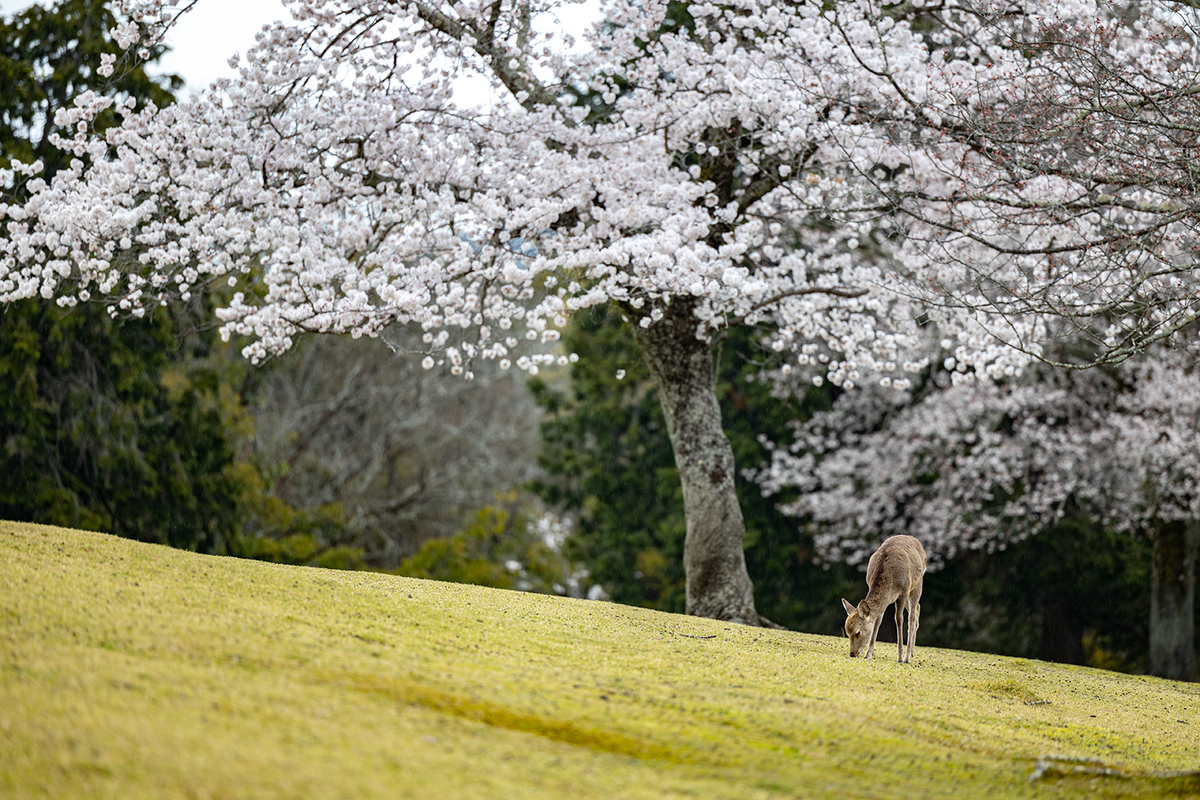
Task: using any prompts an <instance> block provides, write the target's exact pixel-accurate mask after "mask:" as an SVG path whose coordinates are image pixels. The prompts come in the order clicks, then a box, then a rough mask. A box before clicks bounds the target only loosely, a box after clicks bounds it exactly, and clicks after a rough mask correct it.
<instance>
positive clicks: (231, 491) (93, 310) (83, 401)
mask: <svg viewBox="0 0 1200 800" xmlns="http://www.w3.org/2000/svg"><path fill="white" fill-rule="evenodd" d="M114 25H115V20H114V18H113V15H112V13H111V12H110V11H109V9H108V7H107V6H106V5H105V4H104V3H103V2H96V1H95V0H66V2H63V3H61V4H59V5H57V6H54V7H53V8H44V7H42V6H39V5H34V6H31V7H29V8H28V9H26V10H25V11H23V12H21V13H20V14H18V15H16V16H15V17H13V18H11V19H6V20H3V21H2V22H0V86H3V91H0V165H4V166H7V165H8V164H10V163H11V160H12V159H14V158H17V159H21V160H23V161H26V162H30V161H33V160H34V159H38V158H40V159H42V160H43V161H44V162H45V164H46V165H47V169H48V171H49V172H51V173H52V172H53V171H54V170H55V169H57V168H58V167H60V166H62V165H63V164H64V163H65V159H66V158H67V156H65V155H64V154H62V153H60V152H59V151H57V150H55V149H54V148H53V147H52V145H51V144H50V142H49V134H50V132H51V130H52V124H51V122H50V121H51V120H52V119H53V116H54V112H55V111H56V110H57V109H59V108H62V107H63V106H64V105H67V104H68V103H69V102H70V101H71V98H73V97H74V96H75V95H76V94H78V93H79V92H81V91H83V90H85V89H94V90H96V91H99V92H102V93H104V94H107V95H109V96H113V97H117V98H123V97H133V98H135V99H136V100H137V101H138V102H139V104H140V103H144V102H146V101H147V100H152V101H154V102H156V103H159V104H162V103H166V102H169V101H170V100H171V90H172V89H174V88H177V87H178V86H180V85H181V81H180V80H179V79H178V78H177V77H175V76H166V77H159V78H153V79H152V78H150V77H148V76H147V75H146V73H145V72H144V71H143V70H142V69H141V68H140V67H137V68H131V67H129V66H128V65H122V66H120V67H119V68H118V70H117V72H116V73H115V75H114V76H113V78H112V79H111V80H109V79H104V78H102V77H101V76H99V75H98V74H97V73H96V69H97V68H98V67H99V66H100V63H101V62H100V55H101V53H114V54H116V53H119V50H118V48H117V46H116V45H115V44H114V43H113V42H112V41H111V39H110V38H109V34H108V31H109V29H110V28H112V27H113V26H114ZM161 53H162V49H161V48H159V49H156V50H155V51H154V52H153V53H152V54H151V55H152V57H153V58H154V59H157V57H158V56H159V55H161ZM114 121H115V116H113V115H111V114H109V115H107V116H102V117H101V118H100V119H99V120H98V124H99V127H100V128H103V127H104V126H105V125H108V124H111V123H113V122H114ZM5 190H11V191H13V192H15V193H17V194H20V191H21V189H20V187H19V186H15V187H0V191H5ZM195 313H196V312H195V311H193V310H190V309H177V310H175V311H172V312H167V311H166V310H165V309H160V310H159V311H158V312H156V313H154V314H152V315H150V317H149V318H147V319H144V320H113V319H111V318H110V317H109V315H108V314H107V313H106V312H105V309H104V308H103V307H100V306H95V305H86V304H85V305H83V306H80V307H78V308H75V309H73V310H71V311H63V310H61V309H59V308H57V307H56V306H54V305H52V304H50V303H49V302H44V301H41V300H27V301H22V302H18V303H13V304H10V305H8V306H5V307H3V308H0V387H3V391H0V476H3V478H2V480H0V518H5V519H13V520H25V521H32V522H44V523H51V524H58V525H68V526H72V527H79V528H87V529H92V530H103V531H109V532H112V533H115V534H119V535H121V536H128V537H131V538H136V539H141V540H144V541H152V542H162V543H166V544H172V545H175V546H178V547H186V548H190V549H196V550H204V551H208V552H225V551H226V550H227V549H228V548H229V547H230V545H231V544H232V543H233V542H234V540H235V539H236V537H237V535H238V531H239V527H240V524H241V518H242V510H243V509H242V502H241V498H242V496H243V494H244V492H245V481H244V476H243V475H242V474H241V473H240V472H239V471H238V470H237V469H235V467H234V449H235V442H236V441H237V436H238V435H240V433H241V432H239V431H238V430H237V426H238V424H239V423H238V419H239V414H240V405H239V401H238V399H237V397H236V393H235V391H234V389H233V388H232V387H233V386H234V385H236V374H235V373H236V372H237V371H238V369H239V367H237V366H236V365H233V362H232V361H231V359H230V354H229V353H228V349H227V348H223V346H222V345H220V343H219V342H217V340H216V338H215V332H213V331H211V330H200V329H197V328H196V326H194V325H193V324H191V321H192V319H193V318H194V315H195Z"/></svg>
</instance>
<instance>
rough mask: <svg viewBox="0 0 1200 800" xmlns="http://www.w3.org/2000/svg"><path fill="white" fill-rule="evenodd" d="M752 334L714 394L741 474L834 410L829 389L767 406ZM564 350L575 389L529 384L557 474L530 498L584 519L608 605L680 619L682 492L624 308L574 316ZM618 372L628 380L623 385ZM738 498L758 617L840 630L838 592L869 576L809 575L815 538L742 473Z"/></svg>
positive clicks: (578, 544) (724, 361)
mask: <svg viewBox="0 0 1200 800" xmlns="http://www.w3.org/2000/svg"><path fill="white" fill-rule="evenodd" d="M755 336H756V334H755V332H754V331H752V330H749V329H740V330H735V331H731V332H730V335H729V338H727V339H726V340H725V341H724V342H723V343H722V344H721V345H720V346H719V348H718V351H717V363H718V386H717V396H718V398H719V399H720V402H721V405H722V411H723V416H724V422H725V430H726V433H727V434H728V435H729V439H730V441H731V443H732V445H733V450H734V455H735V458H736V459H737V463H738V465H739V467H754V466H758V465H759V464H760V463H761V462H762V461H764V460H765V457H766V454H765V451H764V450H763V448H762V445H761V444H760V443H759V438H758V437H759V436H760V434H762V435H767V436H768V437H771V438H774V439H776V440H781V439H784V438H787V437H785V436H784V433H785V432H786V431H787V426H788V423H789V421H791V420H794V419H804V418H806V417H807V416H808V415H809V414H810V413H811V412H812V411H813V410H815V409H817V408H821V407H823V406H825V405H827V404H828V402H829V394H828V393H827V390H818V389H813V390H812V391H811V392H810V393H809V394H808V396H806V397H805V398H804V399H803V400H802V401H800V402H786V401H783V400H779V399H777V398H773V397H771V396H770V392H769V391H768V388H767V386H766V385H765V384H763V383H761V382H759V381H756V380H754V375H755V374H756V373H757V372H758V371H759V370H760V369H761V364H760V363H759V361H758V359H759V358H761V357H763V354H762V352H761V351H760V350H759V348H758V347H757V345H756V342H755ZM564 347H565V349H566V350H568V351H570V352H573V353H578V354H579V361H578V362H577V363H576V364H574V365H573V366H572V367H571V380H570V385H569V388H567V389H566V390H560V389H558V388H557V387H555V386H552V385H549V384H547V383H545V382H542V381H535V382H533V389H534V393H535V396H536V397H537V398H538V402H539V403H540V404H541V405H542V407H543V408H544V409H545V410H546V412H547V415H548V419H547V422H546V423H545V425H544V427H543V437H544V440H545V445H544V449H543V454H542V459H541V460H542V465H543V466H544V467H545V468H546V470H547V471H548V472H549V474H550V476H551V477H550V478H548V479H547V480H545V481H542V482H540V483H539V484H537V485H536V487H535V488H536V490H537V491H538V493H539V494H540V495H541V496H542V497H543V499H545V500H546V501H547V502H548V503H550V504H552V505H558V506H563V507H565V508H567V509H570V510H571V511H573V512H575V513H577V514H578V515H579V528H578V532H577V534H576V536H574V537H572V539H571V540H569V544H570V546H571V547H572V548H573V549H572V553H571V554H572V556H574V557H575V558H577V559H579V560H580V561H582V562H583V563H584V564H586V565H587V567H588V568H589V569H590V570H591V572H592V580H594V581H595V582H598V583H600V584H602V585H604V587H605V588H606V589H607V590H608V591H609V592H610V593H611V595H612V599H613V600H616V601H618V602H623V603H631V604H634V605H642V606H648V607H651V608H659V609H663V610H666V611H676V612H681V611H682V610H683V607H684V576H683V539H684V531H685V522H684V516H683V497H682V490H681V488H680V483H679V475H678V473H677V471H676V469H675V465H674V456H673V455H672V452H671V444H670V441H669V440H668V438H667V430H666V423H665V421H664V419H663V416H662V410H661V408H660V407H659V404H658V393H657V391H656V390H655V388H654V386H653V382H652V381H651V379H650V376H649V373H648V372H647V370H646V367H645V366H644V365H643V364H642V362H641V360H640V356H639V355H638V349H637V345H636V343H635V342H634V340H633V332H632V330H631V329H630V327H629V325H628V324H627V323H624V322H622V320H621V317H620V312H619V311H618V310H617V309H615V308H611V307H610V308H607V309H598V310H596V311H594V312H592V314H591V315H578V316H577V317H576V318H575V320H574V321H573V327H572V329H571V330H570V331H569V332H568V333H567V334H566V335H565V336H564ZM618 370H624V371H625V373H626V374H625V377H624V379H623V380H618V379H617V378H616V375H617V372H618ZM737 489H738V497H739V499H740V501H741V505H742V511H743V514H744V515H745V519H746V559H747V565H748V568H749V570H750V576H751V578H752V579H753V580H754V583H755V596H756V601H757V603H758V607H759V610H760V611H761V612H762V613H763V614H764V615H765V616H767V617H768V618H770V619H772V620H775V621H776V622H779V623H780V624H783V625H787V626H789V627H797V628H805V629H810V630H815V631H821V632H826V633H833V632H835V631H836V630H838V629H839V627H840V625H841V619H840V618H839V616H838V615H839V614H840V615H842V616H843V617H844V614H843V613H842V611H841V604H840V603H839V602H838V597H839V592H843V591H850V590H851V589H849V588H848V587H851V586H855V585H856V583H857V582H861V580H862V578H861V577H859V575H858V573H856V572H854V571H853V570H849V569H847V568H845V567H834V568H832V569H829V570H826V569H823V568H821V567H819V566H816V565H814V564H813V563H812V561H811V548H812V539H811V536H809V535H808V534H807V533H806V531H805V530H804V527H803V525H802V524H800V523H798V522H797V521H796V520H793V519H789V518H787V517H784V516H783V515H782V514H779V513H778V512H777V511H776V510H775V502H776V501H777V498H771V499H765V498H763V497H762V495H761V493H760V492H759V491H758V488H757V486H756V485H755V484H753V483H751V482H749V481H747V480H745V479H743V478H742V477H741V476H740V475H739V476H738V479H737Z"/></svg>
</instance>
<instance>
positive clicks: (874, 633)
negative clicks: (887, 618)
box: [866, 609, 887, 658]
mask: <svg viewBox="0 0 1200 800" xmlns="http://www.w3.org/2000/svg"><path fill="white" fill-rule="evenodd" d="M886 610H887V609H881V610H880V613H879V614H876V615H875V626H874V627H873V628H871V644H870V645H869V646H868V647H867V655H866V657H867V658H871V657H873V656H874V655H875V639H877V638H878V637H879V629H880V628H881V627H883V613H882V612H883V611H886Z"/></svg>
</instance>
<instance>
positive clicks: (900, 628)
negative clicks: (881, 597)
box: [896, 597, 912, 664]
mask: <svg viewBox="0 0 1200 800" xmlns="http://www.w3.org/2000/svg"><path fill="white" fill-rule="evenodd" d="M907 605H908V598H907V597H899V598H897V599H896V660H897V661H899V662H900V663H901V664H903V663H904V607H905V606H907ZM908 629H909V630H912V612H911V611H910V612H909V613H908Z"/></svg>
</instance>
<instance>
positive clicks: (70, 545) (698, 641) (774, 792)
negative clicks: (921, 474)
mask: <svg viewBox="0 0 1200 800" xmlns="http://www.w3.org/2000/svg"><path fill="white" fill-rule="evenodd" d="M880 651H881V654H882V656H883V657H881V658H876V659H875V660H872V661H866V660H861V659H855V660H851V659H850V658H848V657H847V652H848V649H847V646H846V644H845V642H844V641H843V640H841V639H839V638H836V637H825V636H812V635H807V634H800V633H791V632H787V631H767V630H758V629H753V628H745V627H741V626H738V625H730V624H726V623H721V622H714V621H712V620H704V619H695V618H691V617H683V616H675V615H671V614H662V613H658V612H653V611H646V610H642V609H636V608H629V607H625V606H617V605H612V604H608V603H593V602H586V601H579V600H569V599H563V598H555V597H546V596H540V595H529V594H520V593H517V592H507V591H500V590H494V589H485V588H479V587H472V586H460V585H452V584H445V583H437V582H432V581H421V580H414V579H407V578H398V577H393V576H388V575H380V574H374V573H361V572H335V571H327V570H319V569H307V568H298V567H287V566H278V565H271V564H263V563H258V562H250V561H238V560H235V559H227V558H212V557H207V556H199V555H195V554H191V553H185V552H181V551H177V550H170V549H167V548H164V547H157V546H151V545H144V544H138V543H135V542H129V541H125V540H121V539H116V538H113V537H110V536H104V535H99V534H91V533H81V532H78V531H68V530H62V529H56V528H45V527H38V526H32V525H22V524H15V523H0V797H3V798H24V797H54V798H85V797H113V798H118V797H119V798H141V797H147V798H160V797H161V798H170V797H187V798H234V797H252V798H274V797H289V798H293V797H294V798H309V797H311V798H327V797H328V798H343V797H344V798H355V799H356V800H357V799H358V798H372V797H381V798H383V797H386V798H405V797H412V798H430V797H447V798H452V797H495V798H507V797H547V798H577V797H602V798H612V797H620V798H625V797H629V798H634V797H647V798H661V797H696V798H734V797H747V798H784V797H787V798H792V797H889V798H894V797H954V798H964V797H967V798H969V797H983V796H996V797H1078V796H1081V794H1083V793H1087V794H1088V796H1097V797H1178V796H1185V795H1190V794H1193V793H1195V792H1197V791H1200V778H1197V776H1195V775H1192V774H1179V773H1186V771H1188V770H1196V769H1198V768H1200V687H1197V686H1195V685H1189V684H1182V683H1174V682H1171V681H1164V680H1158V679H1154V678H1146V677H1138V676H1128V675H1119V674H1116V673H1110V672H1101V671H1098V670H1092V669H1084V668H1076V667H1067V666H1059V665H1054V664H1046V663H1041V662H1036V661H1022V660H1018V659H1011V658H1002V657H998V656H990V655H981V654H976V653H966V652H960V651H955V650H938V649H930V648H920V647H918V649H917V653H916V656H915V658H914V661H913V663H912V664H911V665H900V664H897V663H896V662H895V660H894V655H893V654H892V650H891V647H890V646H885V645H881V647H880ZM877 655H878V654H877ZM1050 754H1053V755H1054V756H1056V757H1058V759H1059V760H1057V761H1053V762H1043V763H1042V765H1041V769H1039V768H1038V760H1039V758H1040V757H1042V756H1045V755H1050ZM1068 758H1075V759H1081V760H1082V761H1080V762H1071V761H1067V760H1066V759H1068ZM1035 769H1038V771H1039V774H1040V777H1039V779H1037V780H1035V781H1031V780H1030V776H1031V775H1032V774H1033V773H1034V771H1035ZM1077 770H1078V771H1077ZM1105 770H1107V772H1108V774H1103V772H1104V771H1105Z"/></svg>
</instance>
